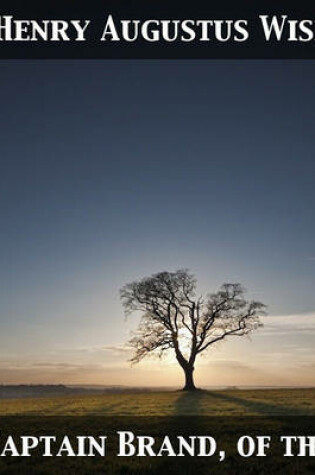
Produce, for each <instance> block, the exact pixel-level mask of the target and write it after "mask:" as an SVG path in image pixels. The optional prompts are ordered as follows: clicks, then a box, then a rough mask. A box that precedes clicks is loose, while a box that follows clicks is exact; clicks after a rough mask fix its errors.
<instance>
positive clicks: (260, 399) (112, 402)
mask: <svg viewBox="0 0 315 475" xmlns="http://www.w3.org/2000/svg"><path fill="white" fill-rule="evenodd" d="M196 414H197V415H210V416H227V415H231V416H242V415H315V389H268V390H266V389H264V390H260V389H255V390H225V391H198V392H196V393H184V392H181V391H178V392H175V391H174V392H156V393H155V392H152V393H124V394H105V395H92V396H91V395H87V396H77V395H76V396H62V397H51V398H48V397H47V398H34V399H29V398H25V399H3V400H0V416H1V415H2V416H4V415H43V416H46V415H49V416H50V415H58V416H61V415H76V416H77V415H80V416H87V415H99V416H101V415H104V416H105V415H117V416H118V415H123V416H172V415H176V416H182V415H196Z"/></svg>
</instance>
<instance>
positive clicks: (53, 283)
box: [0, 60, 315, 346]
mask: <svg viewBox="0 0 315 475" xmlns="http://www.w3.org/2000/svg"><path fill="white" fill-rule="evenodd" d="M314 79H315V63H314V62H313V61H310V62H307V61H304V62H302V61H272V60H271V61H7V62H6V61H2V62H1V69H0V103H1V128H0V143H1V173H0V183H1V188H0V190H1V202H0V217H1V235H0V242H1V245H0V253H1V267H0V284H1V285H0V302H1V304H0V305H1V309H0V314H1V318H2V326H3V327H2V328H3V329H4V333H3V335H4V334H5V335H6V338H7V341H10V344H11V345H13V346H14V345H17V344H19V342H20V341H21V339H23V335H25V332H26V333H27V331H29V332H30V333H31V330H26V328H33V327H32V325H36V324H38V325H42V326H43V330H42V331H43V332H44V331H45V330H44V329H45V328H47V326H48V328H50V325H52V322H57V321H58V322H63V324H64V326H63V334H64V335H66V334H67V331H68V333H69V332H70V328H71V327H72V326H73V325H74V326H75V327H76V328H78V332H79V329H80V328H81V331H89V330H87V329H88V328H89V325H90V324H91V322H92V323H93V324H95V325H97V324H99V322H100V321H101V315H102V314H103V315H107V313H108V312H110V313H111V315H115V316H116V318H117V319H118V315H120V314H121V313H122V310H121V307H120V304H119V302H118V298H117V292H118V289H119V287H121V286H122V285H123V284H125V283H126V282H127V281H129V280H133V279H134V278H138V277H142V276H145V275H147V274H151V273H153V272H157V271H160V270H163V269H167V270H174V269H176V268H180V267H189V268H190V269H192V270H193V271H194V272H195V273H196V275H197V276H199V278H200V286H201V290H203V291H207V290H210V291H212V290H215V289H216V287H217V286H218V285H220V284H221V283H222V282H223V281H226V280H227V281H229V280H232V281H240V282H242V283H243V284H244V285H245V286H246V287H247V288H248V290H249V292H250V294H251V295H254V296H255V297H258V298H260V299H261V300H264V301H265V302H266V303H267V304H268V305H269V309H270V312H271V313H274V314H281V313H286V314H290V313H294V312H311V311H313V310H314V307H315V294H314V278H315V244H314V234H315V219H314V209H315V187H314V176H315V161H314V129H315V99H314ZM106 318H107V317H106V316H104V321H106ZM119 318H120V317H119ZM102 321H103V320H102ZM121 321H122V320H119V321H118V323H119V325H120V324H121ZM67 322H68V323H67ZM118 323H117V325H116V327H115V325H114V326H113V328H112V330H111V331H112V332H113V335H114V334H115V335H116V336H117V335H118V334H119V325H118ZM67 325H68V326H67ZM27 326H28V327H27ZM36 328H37V330H36V331H37V337H38V338H39V339H40V335H41V330H38V327H36ZM67 328H68V330H67ZM115 328H116V329H115ZM13 330H14V334H15V335H17V334H18V333H19V336H16V337H14V338H13V336H12V331H13ZM32 331H33V330H32ZM91 334H92V333H91ZM69 335H70V333H69ZM69 335H68V337H67V338H68V339H69V338H70V336H69ZM34 338H35V337H34ZM58 338H59V337H58V335H57V333H56V339H58ZM67 338H66V337H65V341H66V340H67ZM32 341H33V340H32ZM34 341H35V340H34ZM36 341H37V340H36Z"/></svg>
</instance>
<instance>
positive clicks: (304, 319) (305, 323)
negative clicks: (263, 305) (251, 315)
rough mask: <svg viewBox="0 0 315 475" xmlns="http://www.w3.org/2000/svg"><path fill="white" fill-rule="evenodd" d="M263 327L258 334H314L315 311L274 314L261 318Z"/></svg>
mask: <svg viewBox="0 0 315 475" xmlns="http://www.w3.org/2000/svg"><path fill="white" fill-rule="evenodd" d="M261 320H262V322H263V324H264V327H263V328H262V329H261V330H260V332H259V333H260V335H270V334H273V335H287V334H292V333H294V334H299V333H300V334H305V333H307V334H315V312H312V313H304V314H293V315H274V316H268V317H262V318H261Z"/></svg>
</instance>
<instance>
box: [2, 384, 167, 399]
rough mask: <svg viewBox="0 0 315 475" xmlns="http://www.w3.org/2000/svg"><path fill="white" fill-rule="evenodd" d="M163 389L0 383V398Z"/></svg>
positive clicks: (156, 389)
mask: <svg viewBox="0 0 315 475" xmlns="http://www.w3.org/2000/svg"><path fill="white" fill-rule="evenodd" d="M159 390H162V391H165V388H140V387H139V388H131V387H128V386H93V387H89V386H85V387H83V386H65V385H63V384H38V385H37V384H19V385H13V384H12V385H0V399H11V398H12V399H17V398H25V397H49V396H65V395H68V394H69V395H71V394H102V393H126V392H151V391H159Z"/></svg>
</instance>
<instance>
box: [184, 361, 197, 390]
mask: <svg viewBox="0 0 315 475" xmlns="http://www.w3.org/2000/svg"><path fill="white" fill-rule="evenodd" d="M183 369H184V373H185V386H184V387H183V391H195V390H196V389H197V388H196V386H195V383H194V370H195V368H194V367H193V366H186V367H185V368H183Z"/></svg>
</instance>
